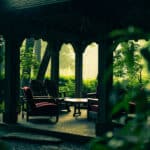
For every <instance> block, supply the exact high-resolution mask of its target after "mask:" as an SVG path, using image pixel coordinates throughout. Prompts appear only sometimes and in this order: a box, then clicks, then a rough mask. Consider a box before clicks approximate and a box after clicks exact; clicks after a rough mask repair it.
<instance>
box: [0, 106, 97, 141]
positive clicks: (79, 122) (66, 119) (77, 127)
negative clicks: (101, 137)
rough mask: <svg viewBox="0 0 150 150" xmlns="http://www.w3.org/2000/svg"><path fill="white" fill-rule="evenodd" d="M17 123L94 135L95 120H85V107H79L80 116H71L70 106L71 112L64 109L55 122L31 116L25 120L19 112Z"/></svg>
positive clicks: (81, 134)
mask: <svg viewBox="0 0 150 150" xmlns="http://www.w3.org/2000/svg"><path fill="white" fill-rule="evenodd" d="M0 121H1V122H2V117H0ZM18 125H21V126H24V127H27V128H33V129H36V130H42V131H45V132H49V131H52V132H56V133H60V134H61V133H64V134H69V135H77V136H83V137H91V138H93V137H96V135H95V122H94V121H88V120H87V110H86V109H81V116H78V117H73V107H71V112H66V111H64V112H61V113H60V118H59V121H58V122H57V123H56V124H52V123H51V122H50V119H49V118H47V117H45V118H43V117H41V118H40V117H31V118H30V121H29V122H27V121H26V119H25V118H24V119H22V118H21V114H20V115H19V116H18Z"/></svg>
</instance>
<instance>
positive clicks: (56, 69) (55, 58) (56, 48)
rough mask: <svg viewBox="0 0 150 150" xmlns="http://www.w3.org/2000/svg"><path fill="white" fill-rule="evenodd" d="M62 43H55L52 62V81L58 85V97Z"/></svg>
mask: <svg viewBox="0 0 150 150" xmlns="http://www.w3.org/2000/svg"><path fill="white" fill-rule="evenodd" d="M61 44H62V43H61V42H59V41H55V42H54V43H53V48H52V56H51V57H52V59H51V60H52V61H51V80H53V81H54V82H55V84H56V88H57V89H56V90H57V96H58V95H59V94H58V93H59V51H60V47H61Z"/></svg>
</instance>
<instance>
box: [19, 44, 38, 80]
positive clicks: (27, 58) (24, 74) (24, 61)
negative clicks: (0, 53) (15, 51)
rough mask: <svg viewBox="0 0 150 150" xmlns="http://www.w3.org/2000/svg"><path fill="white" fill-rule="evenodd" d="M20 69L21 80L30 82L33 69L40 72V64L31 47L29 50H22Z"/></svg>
mask: <svg viewBox="0 0 150 150" xmlns="http://www.w3.org/2000/svg"><path fill="white" fill-rule="evenodd" d="M20 60H21V63H20V69H21V79H23V80H29V79H30V77H31V73H30V72H31V68H32V67H33V68H34V70H36V71H38V67H39V62H38V61H37V60H36V56H35V54H34V53H33V48H32V47H30V48H29V49H28V50H26V49H25V47H24V46H23V47H21V49H20Z"/></svg>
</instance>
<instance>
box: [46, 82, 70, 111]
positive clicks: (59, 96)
mask: <svg viewBox="0 0 150 150" xmlns="http://www.w3.org/2000/svg"><path fill="white" fill-rule="evenodd" d="M44 86H45V88H46V91H47V93H48V94H49V95H50V96H52V97H54V98H55V99H56V100H57V101H58V103H59V107H60V110H67V111H68V112H70V107H69V104H68V103H66V102H65V101H64V97H65V96H66V93H65V92H60V93H57V87H56V84H55V82H54V81H53V80H48V79H46V80H45V81H44Z"/></svg>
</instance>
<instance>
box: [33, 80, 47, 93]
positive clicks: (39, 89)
mask: <svg viewBox="0 0 150 150" xmlns="http://www.w3.org/2000/svg"><path fill="white" fill-rule="evenodd" d="M30 87H31V89H32V94H33V95H34V96H45V95H48V93H47V92H46V88H45V86H44V84H43V82H42V81H40V80H31V82H30Z"/></svg>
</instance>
